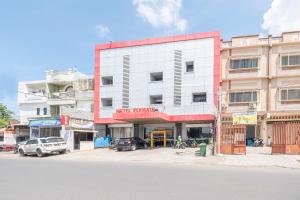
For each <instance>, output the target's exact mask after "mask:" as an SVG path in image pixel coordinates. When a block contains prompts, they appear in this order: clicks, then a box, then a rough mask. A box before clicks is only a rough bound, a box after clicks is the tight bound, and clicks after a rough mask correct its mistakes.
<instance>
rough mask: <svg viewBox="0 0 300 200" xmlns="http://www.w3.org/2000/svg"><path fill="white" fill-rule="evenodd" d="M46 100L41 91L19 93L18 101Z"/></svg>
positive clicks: (33, 101)
mask: <svg viewBox="0 0 300 200" xmlns="http://www.w3.org/2000/svg"><path fill="white" fill-rule="evenodd" d="M46 101H47V96H46V95H45V94H44V93H42V92H39V93H37V92H35V93H24V94H23V93H22V94H20V95H19V103H43V102H46Z"/></svg>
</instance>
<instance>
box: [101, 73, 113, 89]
mask: <svg viewBox="0 0 300 200" xmlns="http://www.w3.org/2000/svg"><path fill="white" fill-rule="evenodd" d="M108 77H111V78H112V84H103V78H104V79H105V78H108ZM113 85H114V77H113V76H111V75H107V76H101V86H104V87H110V86H113Z"/></svg>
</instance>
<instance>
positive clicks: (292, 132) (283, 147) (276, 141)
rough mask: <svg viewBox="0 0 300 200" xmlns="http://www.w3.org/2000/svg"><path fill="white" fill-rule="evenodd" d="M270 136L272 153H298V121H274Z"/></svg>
mask: <svg viewBox="0 0 300 200" xmlns="http://www.w3.org/2000/svg"><path fill="white" fill-rule="evenodd" d="M272 136H273V138H272V139H273V142H272V154H299V153H300V122H277V123H274V124H273V125H272Z"/></svg>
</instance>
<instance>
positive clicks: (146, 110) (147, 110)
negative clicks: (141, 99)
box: [116, 108, 158, 113]
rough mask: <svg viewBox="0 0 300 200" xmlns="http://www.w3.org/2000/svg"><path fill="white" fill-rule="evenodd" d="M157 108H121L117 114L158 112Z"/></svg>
mask: <svg viewBox="0 0 300 200" xmlns="http://www.w3.org/2000/svg"><path fill="white" fill-rule="evenodd" d="M157 111H158V110H157V109H156V108H121V109H117V110H116V113H137V112H157Z"/></svg>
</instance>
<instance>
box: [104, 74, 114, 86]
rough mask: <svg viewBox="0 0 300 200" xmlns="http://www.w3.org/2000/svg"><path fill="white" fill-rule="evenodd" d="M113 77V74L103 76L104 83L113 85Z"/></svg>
mask: <svg viewBox="0 0 300 200" xmlns="http://www.w3.org/2000/svg"><path fill="white" fill-rule="evenodd" d="M113 82H114V81H113V77H112V76H104V77H102V85H113Z"/></svg>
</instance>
